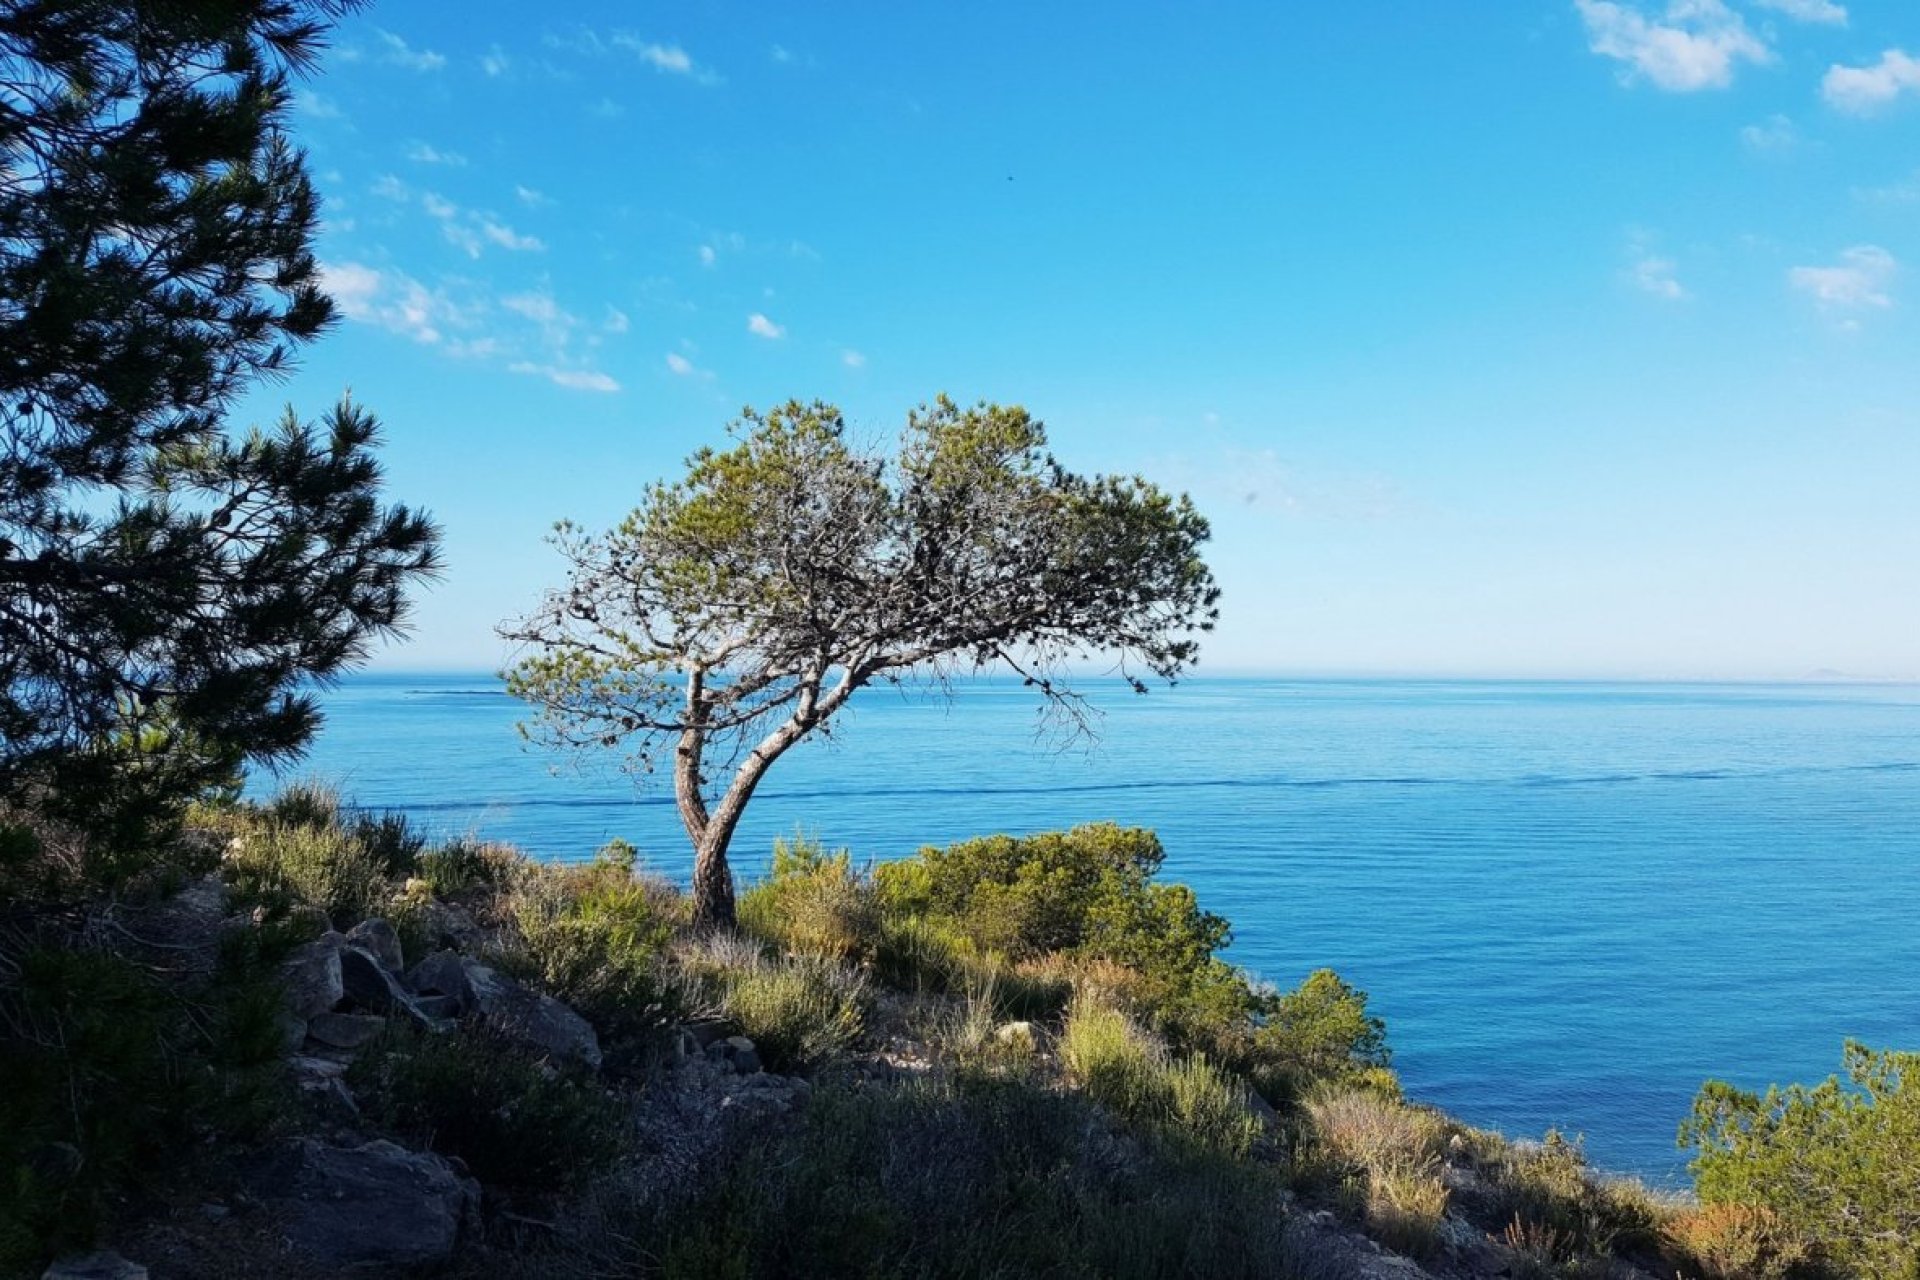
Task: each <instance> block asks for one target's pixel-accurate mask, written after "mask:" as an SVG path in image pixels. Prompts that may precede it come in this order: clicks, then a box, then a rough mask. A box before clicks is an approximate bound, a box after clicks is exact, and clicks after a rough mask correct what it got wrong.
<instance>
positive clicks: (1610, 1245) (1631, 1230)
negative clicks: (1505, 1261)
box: [1481, 1129, 1661, 1265]
mask: <svg viewBox="0 0 1920 1280" xmlns="http://www.w3.org/2000/svg"><path fill="white" fill-rule="evenodd" d="M1489 1145H1490V1146H1491V1147H1492V1151H1491V1153H1490V1154H1491V1159H1490V1160H1489V1161H1488V1162H1486V1163H1485V1164H1484V1165H1483V1166H1482V1169H1481V1172H1482V1174H1483V1175H1484V1177H1485V1179H1486V1181H1487V1182H1488V1183H1489V1184H1490V1186H1491V1187H1492V1189H1493V1192H1494V1201H1495V1203H1494V1206H1493V1208H1494V1212H1495V1214H1496V1216H1498V1217H1500V1218H1502V1219H1504V1220H1506V1221H1507V1222H1509V1223H1510V1224H1513V1230H1512V1231H1511V1232H1510V1234H1512V1235H1514V1236H1515V1237H1516V1238H1518V1239H1520V1240H1522V1241H1523V1242H1525V1243H1526V1244H1527V1246H1528V1249H1523V1250H1522V1252H1527V1251H1528V1250H1529V1249H1530V1250H1531V1254H1530V1255H1529V1256H1537V1257H1539V1258H1543V1259H1544V1258H1547V1254H1546V1253H1543V1252H1542V1250H1543V1249H1545V1248H1546V1245H1547V1244H1549V1243H1550V1244H1551V1245H1552V1249H1551V1250H1549V1251H1548V1252H1550V1253H1551V1255H1552V1256H1551V1258H1550V1259H1548V1260H1549V1261H1551V1262H1553V1263H1554V1264H1556V1265H1557V1264H1560V1263H1571V1262H1576V1261H1578V1260H1580V1259H1584V1258H1595V1257H1599V1256H1602V1255H1605V1254H1607V1253H1610V1252H1612V1251H1614V1250H1615V1249H1616V1248H1617V1247H1619V1246H1621V1245H1624V1244H1630V1243H1631V1244H1646V1245H1650V1246H1651V1245H1657V1244H1658V1241H1659V1228H1660V1217H1661V1213H1660V1210H1659V1209H1658V1207H1657V1206H1656V1205H1655V1203H1654V1201H1653V1199H1652V1197H1651V1196H1650V1195H1648V1194H1647V1193H1646V1191H1645V1190H1644V1188H1640V1187H1639V1186H1638V1185H1637V1184H1633V1183H1615V1182H1611V1181H1609V1180H1606V1179H1602V1178H1597V1177H1595V1176H1594V1174H1593V1173H1592V1171H1591V1170H1589V1169H1588V1167H1587V1155H1586V1149H1585V1145H1584V1144H1583V1143H1582V1141H1581V1140H1580V1139H1579V1138H1577V1137H1576V1138H1573V1139H1571V1140H1569V1139H1568V1138H1567V1137H1565V1136H1564V1135H1563V1134H1561V1133H1560V1132H1559V1131H1557V1130H1553V1129H1549V1130H1548V1131H1547V1133H1546V1136H1545V1138H1543V1139H1542V1140H1541V1141H1540V1142H1538V1143H1524V1144H1512V1145H1509V1144H1506V1143H1504V1142H1497V1141H1493V1142H1489ZM1542 1265H1545V1263H1544V1262H1543V1264H1542Z"/></svg>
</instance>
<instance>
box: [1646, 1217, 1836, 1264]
mask: <svg viewBox="0 0 1920 1280" xmlns="http://www.w3.org/2000/svg"><path fill="white" fill-rule="evenodd" d="M1666 1238H1667V1241H1668V1242H1669V1244H1670V1245H1671V1246H1672V1247H1673V1248H1674V1249H1676V1250H1678V1251H1679V1253H1680V1254H1681V1256H1682V1257H1683V1258H1684V1259H1685V1260H1686V1261H1687V1262H1690V1263H1691V1264H1692V1265H1693V1266H1694V1267H1696V1268H1698V1270H1699V1271H1700V1273H1701V1274H1702V1275H1704V1276H1706V1277H1707V1280H1788V1278H1789V1277H1792V1276H1796V1275H1799V1274H1801V1273H1802V1272H1803V1271H1804V1270H1805V1269H1806V1267H1807V1264H1808V1263H1809V1262H1810V1261H1811V1256H1810V1255H1811V1251H1810V1250H1809V1248H1808V1246H1807V1243H1806V1242H1805V1241H1804V1240H1801V1239H1799V1238H1797V1237H1796V1236H1795V1235H1794V1234H1793V1233H1792V1232H1791V1231H1789V1230H1788V1229H1787V1227H1786V1224H1785V1223H1783V1222H1781V1221H1780V1219H1779V1217H1778V1216H1777V1215H1775V1214H1774V1213H1773V1212H1772V1211H1771V1210H1769V1209H1762V1208H1758V1207H1756V1206H1753V1205H1745V1204H1709V1205H1702V1206H1701V1207H1700V1208H1698V1209H1695V1210H1692V1211H1690V1212H1686V1213H1681V1214H1678V1215H1676V1216H1675V1217H1674V1218H1673V1220H1672V1221H1671V1222H1669V1223H1667V1226H1666Z"/></svg>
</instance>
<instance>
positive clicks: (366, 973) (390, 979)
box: [340, 947, 427, 1024]
mask: <svg viewBox="0 0 1920 1280" xmlns="http://www.w3.org/2000/svg"><path fill="white" fill-rule="evenodd" d="M340 983H341V986H342V987H343V988H344V989H345V990H346V993H347V999H348V1000H349V1001H351V1002H352V1003H354V1004H356V1005H358V1006H360V1007H361V1008H362V1009H370V1010H372V1011H373V1012H375V1013H386V1014H398V1015H401V1016H403V1017H407V1018H411V1019H413V1020H414V1021H415V1022H418V1023H421V1024H425V1023H426V1022H427V1017H426V1015H425V1014H423V1013H421V1012H420V1010H419V1009H418V1008H416V1007H415V1006H414V1003H413V997H412V995H410V994H409V993H408V991H407V989H406V988H405V987H403V986H401V985H400V979H398V978H396V977H394V976H393V975H392V974H391V973H389V972H388V971H387V969H386V967H385V966H383V965H382V964H381V963H380V962H379V961H378V960H376V959H375V958H374V957H373V956H372V955H371V954H369V953H367V952H365V951H362V950H361V949H360V948H358V947H342V948H340Z"/></svg>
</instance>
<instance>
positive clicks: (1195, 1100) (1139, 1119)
mask: <svg viewBox="0 0 1920 1280" xmlns="http://www.w3.org/2000/svg"><path fill="white" fill-rule="evenodd" d="M1060 1057H1061V1061H1062V1062H1063V1063H1064V1065H1065V1066H1066V1068H1067V1070H1068V1072H1069V1074H1070V1075H1071V1076H1072V1077H1073V1079H1074V1082H1075V1083H1076V1084H1078V1085H1079V1086H1080V1087H1081V1088H1082V1089H1083V1090H1084V1091H1085V1092H1086V1094H1087V1096H1088V1097H1089V1098H1092V1099H1093V1100H1094V1101H1095V1102H1098V1103H1100V1104H1101V1105H1102V1106H1104V1107H1107V1108H1108V1109H1109V1110H1111V1111H1113V1112H1114V1113H1115V1114H1117V1115H1119V1116H1121V1117H1123V1118H1124V1119H1127V1120H1130V1121H1133V1122H1135V1123H1137V1124H1142V1125H1146V1126H1148V1127H1150V1128H1152V1129H1155V1130H1157V1131H1159V1132H1161V1133H1162V1134H1165V1135H1170V1136H1173V1137H1175V1138H1177V1139H1179V1140H1181V1141H1183V1142H1188V1143H1192V1144H1194V1145H1196V1146H1197V1147H1198V1148H1200V1149H1202V1150H1206V1151H1211V1152H1215V1153H1218V1154H1221V1155H1228V1156H1236V1157H1244V1156H1246V1155H1247V1154H1248V1153H1249V1152H1250V1151H1251V1150H1252V1149H1253V1146H1254V1143H1255V1142H1257V1141H1258V1140H1259V1137H1260V1133H1261V1123H1260V1121H1259V1119H1258V1118H1257V1117H1255V1115H1254V1114H1253V1112H1252V1110H1251V1108H1250V1105H1249V1104H1250V1101H1251V1100H1250V1099H1249V1097H1248V1096H1247V1091H1246V1089H1245V1088H1244V1086H1242V1085H1241V1084H1240V1083H1239V1082H1238V1081H1236V1080H1234V1079H1233V1078H1232V1077H1231V1076H1229V1075H1227V1074H1226V1073H1224V1072H1222V1071H1221V1070H1220V1069H1219V1068H1217V1067H1215V1066H1214V1065H1213V1064H1211V1063H1209V1062H1207V1061H1206V1059H1204V1058H1200V1057H1192V1058H1184V1059H1183V1058H1178V1057H1175V1056H1174V1055H1172V1054H1170V1053H1168V1052H1167V1050H1166V1048H1165V1046H1163V1045H1161V1044H1159V1043H1158V1042H1157V1041H1155V1040H1154V1039H1153V1038H1152V1037H1151V1036H1149V1035H1148V1034H1147V1033H1146V1032H1144V1031H1142V1030H1141V1029H1140V1028H1138V1027H1136V1026H1134V1025H1133V1024H1132V1023H1131V1022H1129V1021H1128V1020H1127V1018H1126V1016H1125V1015H1124V1014H1121V1013H1119V1012H1117V1011H1115V1010H1113V1009H1110V1008H1106V1007H1105V1006H1102V1005H1100V1004H1097V1003H1095V1002H1093V1001H1090V1000H1085V999H1082V1000H1078V1001H1076V1002H1075V1004H1074V1006H1073V1008H1072V1010H1071V1011H1070V1012H1069V1013H1068V1015H1067V1023H1066V1028H1065V1030H1064V1031H1063V1032H1062V1033H1061V1037H1060Z"/></svg>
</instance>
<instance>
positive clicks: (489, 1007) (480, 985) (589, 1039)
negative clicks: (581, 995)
mask: <svg viewBox="0 0 1920 1280" xmlns="http://www.w3.org/2000/svg"><path fill="white" fill-rule="evenodd" d="M460 963H461V968H462V969H463V970H464V971H465V974H466V979H467V986H468V988H469V990H470V991H471V992H472V998H473V1012H474V1014H475V1015H476V1016H478V1017H479V1018H481V1019H482V1020H483V1021H484V1022H485V1023H486V1024H487V1025H488V1026H489V1027H490V1028H492V1029H493V1030H494V1031H496V1032H498V1033H499V1034H501V1035H504V1036H506V1037H508V1038H510V1039H514V1040H518V1041H520V1042H521V1043H522V1044H525V1045H528V1046H530V1047H532V1048H535V1049H538V1050H539V1051H540V1052H542V1053H544V1054H546V1055H548V1056H549V1057H551V1058H554V1059H556V1060H558V1061H563V1062H577V1063H581V1064H584V1065H586V1066H589V1067H592V1068H593V1069H594V1070H596V1071H597V1070H599V1069H600V1038H599V1037H598V1036H596V1035H595V1034H594V1032H593V1026H592V1024H591V1023H589V1022H588V1021H587V1020H586V1019H585V1018H583V1017H581V1016H580V1015H579V1014H577V1013H575V1012H574V1011H573V1010H572V1009H569V1008H568V1007H567V1006H566V1005H564V1004H562V1003H560V1002H559V1001H558V1000H555V999H554V998H553V997H552V996H550V995H546V994H545V993H543V992H539V991H535V990H534V989H533V988H531V987H528V986H524V985H522V984H521V983H518V982H515V981H514V980H513V979H512V978H509V977H507V976H506V975H505V974H503V973H500V972H499V971H497V970H495V969H492V968H490V967H489V966H487V965H484V964H481V963H480V962H479V961H477V960H466V959H463V960H462V961H461V962H460Z"/></svg>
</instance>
